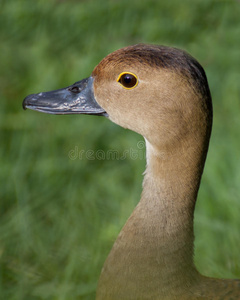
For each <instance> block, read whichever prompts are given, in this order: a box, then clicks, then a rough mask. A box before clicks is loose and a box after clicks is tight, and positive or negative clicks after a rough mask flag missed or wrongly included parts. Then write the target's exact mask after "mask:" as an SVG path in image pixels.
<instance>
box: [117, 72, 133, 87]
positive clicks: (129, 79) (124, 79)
mask: <svg viewBox="0 0 240 300" xmlns="http://www.w3.org/2000/svg"><path fill="white" fill-rule="evenodd" d="M119 81H120V83H121V84H122V85H123V86H125V87H127V88H131V87H134V85H135V84H136V83H137V79H136V77H135V76H133V75H131V74H124V75H122V76H121V78H120V80H119Z"/></svg>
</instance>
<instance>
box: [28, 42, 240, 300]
mask: <svg viewBox="0 0 240 300" xmlns="http://www.w3.org/2000/svg"><path fill="white" fill-rule="evenodd" d="M23 108H24V109H27V108H29V109H32V110H37V111H40V112H44V113H50V114H89V115H97V116H104V117H106V118H108V119H109V120H111V121H112V122H114V123H116V124H117V125H119V126H121V127H123V128H127V129H130V130H132V131H135V132H137V133H138V134H140V135H142V136H143V137H144V139H145V142H146V170H145V172H144V179H143V184H142V194H141V199H140V201H139V202H138V204H137V206H136V207H135V209H134V211H133V212H132V214H131V216H130V217H129V219H128V220H127V222H126V224H125V225H124V227H123V228H122V230H121V232H120V233H119V235H118V237H117V239H116V241H115V243H114V245H113V247H112V249H111V251H110V253H109V255H108V257H107V259H106V261H105V263H104V266H103V268H102V271H101V274H100V278H99V282H98V287H97V291H96V299H97V300H133V299H134V300H136V299H137V300H145V299H151V300H155V299H156V300H158V299H159V300H175V299H178V300H189V299H219V300H220V299H229V300H230V299H240V280H239V279H218V278H210V277H206V276H203V275H202V274H200V273H199V272H198V270H197V269H196V267H195V265H194V230H193V225H194V209H195V204H196V199H197V194H198V190H199V186H200V181H201V177H202V173H203V169H204V165H205V160H206V156H207V152H208V146H209V140H210V136H211V130H212V119H213V109H212V99H211V93H210V89H209V85H208V81H207V77H206V74H205V71H204V69H203V67H202V66H201V65H200V63H199V62H198V61H197V60H196V59H195V58H193V57H192V56H191V55H190V54H188V53H187V52H185V51H183V50H181V49H177V48H173V47H167V46H159V45H151V44H137V45H132V46H128V47H124V48H121V49H119V50H116V51H114V52H112V53H110V54H109V55H107V56H106V57H105V58H103V60H102V61H101V62H100V63H99V64H98V65H97V66H96V67H95V68H94V70H93V72H92V74H91V76H90V77H88V78H85V79H83V80H80V81H77V82H76V83H74V84H73V85H71V86H68V87H66V88H62V89H59V90H55V91H51V92H43V93H38V94H32V95H29V96H27V97H26V98H25V99H24V101H23Z"/></svg>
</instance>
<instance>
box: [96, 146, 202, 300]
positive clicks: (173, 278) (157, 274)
mask: <svg viewBox="0 0 240 300" xmlns="http://www.w3.org/2000/svg"><path fill="white" fill-rule="evenodd" d="M201 143H203V141H200V142H199V145H201ZM182 149H184V150H182V151H181V150H180V149H176V151H175V153H167V155H164V152H161V151H158V150H157V149H156V148H154V147H152V145H151V144H149V143H148V142H147V168H146V171H145V177H144V182H143V192H142V196H141V200H140V202H139V203H138V205H137V207H136V208H135V210H134V211H133V213H132V215H131V216H130V218H129V219H128V221H127V223H126V224H125V226H124V227H123V229H122V231H121V232H120V234H119V236H118V238H117V240H116V242H115V244H114V246H113V248H112V250H111V252H110V254H109V256H108V258H107V260H106V262H105V264H104V268H103V271H102V274H101V277H100V280H99V286H98V291H99V293H98V295H99V298H97V299H113V298H111V297H114V296H115V295H118V296H119V295H120V296H119V297H118V298H116V299H128V298H125V297H126V295H128V296H129V295H133V298H130V297H129V299H138V297H137V295H139V297H140V296H141V297H142V298H143V299H145V298H144V297H143V295H145V294H146V295H145V296H146V297H148V296H149V297H150V298H151V297H152V298H151V299H155V298H154V297H155V296H156V295H158V297H160V298H159V299H175V298H174V297H175V296H174V295H180V294H181V293H183V289H184V288H187V287H188V286H191V285H192V284H194V282H197V280H198V279H199V276H200V275H199V273H198V272H197V271H196V269H195V267H194V263H193V241H194V234H193V213H194V206H195V201H196V197H197V192H198V188H199V183H200V179H201V175H202V171H203V165H204V161H205V154H204V153H206V149H202V148H200V147H195V148H194V149H193V148H192V147H190V146H189V147H182ZM113 282H114V284H113ZM123 286H124V289H123V288H122V287H123ZM141 286H143V287H146V286H147V287H148V289H145V288H143V289H142V290H141ZM123 290H124V292H125V293H126V294H121V292H122V291H123ZM100 294H101V295H104V296H103V297H102V298H101V297H100ZM107 295H109V298H108V297H107ZM166 295H168V296H166ZM171 295H172V296H171ZM121 297H122V298H121ZM134 297H135V298H134ZM141 297H140V298H141ZM161 297H162V298H161ZM168 297H170V298H168ZM176 297H177V296H176ZM140 298H139V299H140ZM150 298H146V299H150ZM114 299H115V298H114ZM176 299H179V298H176Z"/></svg>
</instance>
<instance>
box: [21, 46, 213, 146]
mask: <svg viewBox="0 0 240 300" xmlns="http://www.w3.org/2000/svg"><path fill="white" fill-rule="evenodd" d="M23 107H24V109H26V108H30V109H33V110H38V111H41V112H45V113H51V114H95V115H101V116H105V117H108V118H109V119H110V120H112V121H113V122H115V123H117V124H118V125H120V126H122V127H124V128H128V129H131V130H133V131H136V132H137V133H139V134H141V135H143V136H144V137H145V138H146V139H147V140H148V141H149V142H150V143H151V144H152V145H155V146H157V147H159V146H163V145H165V146H166V147H167V146H168V145H169V144H171V147H172V146H173V143H174V141H178V140H179V139H180V137H184V136H186V135H188V133H189V132H191V133H192V134H195V133H196V135H198V134H197V133H199V132H200V131H204V133H205V135H206V133H208V136H209V135H210V131H211V120H212V104H211V95H210V91H209V88H208V83H207V79H206V75H205V72H204V70H203V68H202V67H201V65H200V64H199V63H198V62H197V61H196V60H195V59H194V58H192V57H191V56H190V55H188V54H187V53H185V52H184V51H182V50H178V49H175V48H170V47H164V46H155V45H146V44H139V45H134V46H129V47H126V48H122V49H120V50H117V51H115V52H113V53H111V54H109V55H108V56H106V57H105V58H104V59H103V60H102V61H101V62H100V63H99V64H98V65H97V66H96V67H95V69H94V70H93V73H92V75H91V76H90V77H89V78H87V79H83V80H81V81H79V82H76V83H75V84H73V85H72V86H69V87H67V88H64V89H60V90H56V91H52V92H46V93H39V94H33V95H29V96H28V97H26V98H25V99H24V102H23ZM200 129H201V130H200ZM204 133H203V132H201V133H200V135H202V134H204ZM196 135H195V136H196Z"/></svg>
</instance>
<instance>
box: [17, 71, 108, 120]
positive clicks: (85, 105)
mask: <svg viewBox="0 0 240 300" xmlns="http://www.w3.org/2000/svg"><path fill="white" fill-rule="evenodd" d="M93 80H94V79H93V78H92V76H90V77H88V78H85V79H83V80H81V81H78V82H76V83H74V84H73V85H71V86H68V87H66V88H63V89H59V90H55V91H51V92H45V93H39V94H32V95H29V96H27V97H26V98H25V99H24V101H23V108H24V109H27V108H29V109H32V110H37V111H40V112H44V113H48V114H57V115H65V114H87V115H98V116H105V117H107V116H108V114H107V113H106V111H105V110H104V109H103V108H102V107H101V106H100V105H99V104H98V103H97V101H96V99H95V97H94V92H93Z"/></svg>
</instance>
